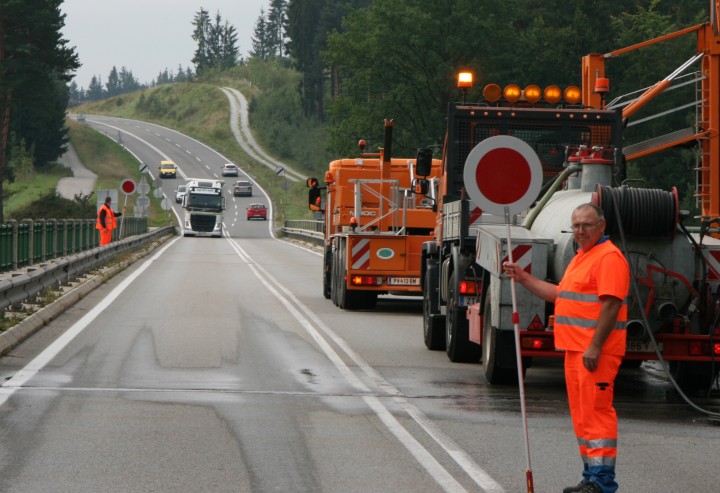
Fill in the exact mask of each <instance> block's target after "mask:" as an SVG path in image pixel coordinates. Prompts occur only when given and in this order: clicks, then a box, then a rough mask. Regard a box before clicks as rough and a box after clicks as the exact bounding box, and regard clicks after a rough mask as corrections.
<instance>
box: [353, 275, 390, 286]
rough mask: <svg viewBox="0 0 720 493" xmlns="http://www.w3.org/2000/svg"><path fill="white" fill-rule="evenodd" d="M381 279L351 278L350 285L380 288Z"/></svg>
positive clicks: (368, 277) (369, 277) (375, 277)
mask: <svg viewBox="0 0 720 493" xmlns="http://www.w3.org/2000/svg"><path fill="white" fill-rule="evenodd" d="M382 283H383V278H382V277H378V276H352V277H350V284H352V285H353V286H381V285H382Z"/></svg>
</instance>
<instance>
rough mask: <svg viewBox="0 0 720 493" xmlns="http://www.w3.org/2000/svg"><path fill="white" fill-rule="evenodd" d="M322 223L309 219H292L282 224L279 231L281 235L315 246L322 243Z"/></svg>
mask: <svg viewBox="0 0 720 493" xmlns="http://www.w3.org/2000/svg"><path fill="white" fill-rule="evenodd" d="M324 224H325V223H324V222H323V221H314V220H311V219H294V220H287V221H285V222H284V224H283V227H282V229H281V231H282V233H283V234H284V235H285V236H287V237H289V238H294V239H298V240H303V241H308V242H310V243H313V244H315V245H322V244H323V243H324V234H323V228H324Z"/></svg>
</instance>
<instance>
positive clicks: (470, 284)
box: [458, 281, 477, 296]
mask: <svg viewBox="0 0 720 493" xmlns="http://www.w3.org/2000/svg"><path fill="white" fill-rule="evenodd" d="M458 292H459V293H460V294H467V295H471V296H472V295H476V294H477V282H476V281H460V284H459V285H458Z"/></svg>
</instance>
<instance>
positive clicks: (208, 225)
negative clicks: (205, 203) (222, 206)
mask: <svg viewBox="0 0 720 493" xmlns="http://www.w3.org/2000/svg"><path fill="white" fill-rule="evenodd" d="M190 226H191V227H192V230H193V231H197V232H200V233H211V232H212V231H213V229H215V216H209V215H204V214H193V215H192V216H190Z"/></svg>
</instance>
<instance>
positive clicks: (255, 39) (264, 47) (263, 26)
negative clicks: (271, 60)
mask: <svg viewBox="0 0 720 493" xmlns="http://www.w3.org/2000/svg"><path fill="white" fill-rule="evenodd" d="M251 39H252V50H251V51H250V56H252V57H255V58H259V59H260V60H266V59H267V57H268V55H269V46H268V25H267V19H266V18H265V10H264V9H262V8H261V9H260V15H259V16H258V19H257V21H255V31H254V32H253V36H252V38H251Z"/></svg>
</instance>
